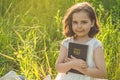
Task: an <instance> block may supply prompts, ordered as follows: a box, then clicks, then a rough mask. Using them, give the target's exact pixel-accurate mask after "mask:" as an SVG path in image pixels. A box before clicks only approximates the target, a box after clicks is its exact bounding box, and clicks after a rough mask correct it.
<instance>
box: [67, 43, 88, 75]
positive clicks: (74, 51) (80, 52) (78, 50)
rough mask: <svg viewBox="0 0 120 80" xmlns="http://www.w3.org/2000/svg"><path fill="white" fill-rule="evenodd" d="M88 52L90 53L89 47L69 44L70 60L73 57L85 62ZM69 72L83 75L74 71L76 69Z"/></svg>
mask: <svg viewBox="0 0 120 80" xmlns="http://www.w3.org/2000/svg"><path fill="white" fill-rule="evenodd" d="M87 52H88V45H84V44H77V43H72V42H70V43H69V48H68V57H69V58H70V57H71V55H72V56H74V57H76V58H79V59H83V60H84V61H86V58H87ZM68 72H73V73H78V74H83V73H81V72H79V71H77V70H74V69H71V70H69V71H68ZM83 75H84V74H83Z"/></svg>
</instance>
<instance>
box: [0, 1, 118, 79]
mask: <svg viewBox="0 0 120 80" xmlns="http://www.w3.org/2000/svg"><path fill="white" fill-rule="evenodd" d="M80 1H90V2H91V3H92V5H94V6H95V7H94V8H95V10H96V12H97V15H98V19H99V21H100V26H101V32H100V33H99V35H98V36H97V38H98V39H100V40H101V41H102V43H103V45H104V52H105V59H106V66H107V74H106V78H108V79H110V80H118V79H120V77H119V74H120V69H119V67H120V66H119V64H120V63H119V61H120V60H119V56H120V47H119V43H120V37H119V36H118V35H120V28H119V26H120V24H119V23H120V20H119V12H120V10H119V6H120V4H119V2H118V0H114V1H113V3H112V4H111V5H113V6H110V5H106V2H105V1H102V0H101V1H96V0H72V1H71V0H58V1H56V0H52V1H51V0H44V1H43V0H36V1H34V0H30V1H28V0H20V1H19V0H9V1H7V0H0V12H1V13H0V76H2V75H4V74H6V73H7V72H8V71H10V70H14V71H16V72H17V73H18V74H21V75H24V76H26V77H27V79H28V80H30V79H33V80H43V78H44V77H45V76H46V75H48V74H50V75H51V76H52V79H54V78H55V76H56V74H57V72H56V70H55V60H56V58H57V56H58V54H59V46H60V42H61V41H62V39H64V36H63V35H62V24H61V20H62V18H63V15H64V13H65V12H66V9H67V8H68V7H70V6H71V5H72V4H74V3H78V2H80ZM110 1H112V0H108V2H110ZM26 4H27V5H26ZM115 4H116V5H115Z"/></svg>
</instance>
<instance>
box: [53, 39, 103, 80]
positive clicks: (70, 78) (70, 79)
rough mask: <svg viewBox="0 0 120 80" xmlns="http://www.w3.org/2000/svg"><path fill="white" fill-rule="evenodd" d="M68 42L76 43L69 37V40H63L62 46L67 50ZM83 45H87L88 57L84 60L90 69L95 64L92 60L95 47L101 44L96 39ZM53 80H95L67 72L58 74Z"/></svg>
mask: <svg viewBox="0 0 120 80" xmlns="http://www.w3.org/2000/svg"><path fill="white" fill-rule="evenodd" d="M69 42H74V43H77V42H75V41H74V39H73V38H72V37H71V38H67V39H65V40H63V41H62V45H63V46H65V47H66V48H67V49H68V46H69ZM84 44H85V45H88V55H87V60H86V62H87V64H88V67H90V68H92V67H95V62H94V60H93V51H94V49H95V48H97V47H102V44H101V42H100V41H99V40H97V39H96V38H92V39H91V40H90V41H88V42H87V43H84ZM55 80H95V78H92V77H89V76H86V75H80V74H76V73H71V72H68V74H64V73H58V75H57V77H56V79H55Z"/></svg>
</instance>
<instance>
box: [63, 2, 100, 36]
mask: <svg viewBox="0 0 120 80" xmlns="http://www.w3.org/2000/svg"><path fill="white" fill-rule="evenodd" d="M80 11H85V12H87V14H88V16H89V18H90V20H91V21H94V26H93V27H92V28H91V29H90V31H89V33H88V36H89V37H94V36H95V35H96V34H97V33H98V32H99V25H98V20H97V17H96V14H95V11H94V9H93V8H92V6H91V5H90V4H89V3H88V2H83V3H78V4H76V5H73V6H72V7H71V8H69V9H68V10H67V13H66V15H65V16H64V18H63V34H64V35H65V36H66V37H72V36H75V33H74V32H73V30H72V15H73V14H74V13H76V12H80Z"/></svg>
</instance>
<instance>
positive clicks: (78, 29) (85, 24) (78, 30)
mask: <svg viewBox="0 0 120 80" xmlns="http://www.w3.org/2000/svg"><path fill="white" fill-rule="evenodd" d="M93 25H94V22H92V21H91V20H90V18H89V16H88V14H87V12H85V11H80V12H77V13H73V16H72V30H73V32H74V33H75V35H77V36H78V37H88V33H89V31H90V28H91V27H93Z"/></svg>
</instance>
